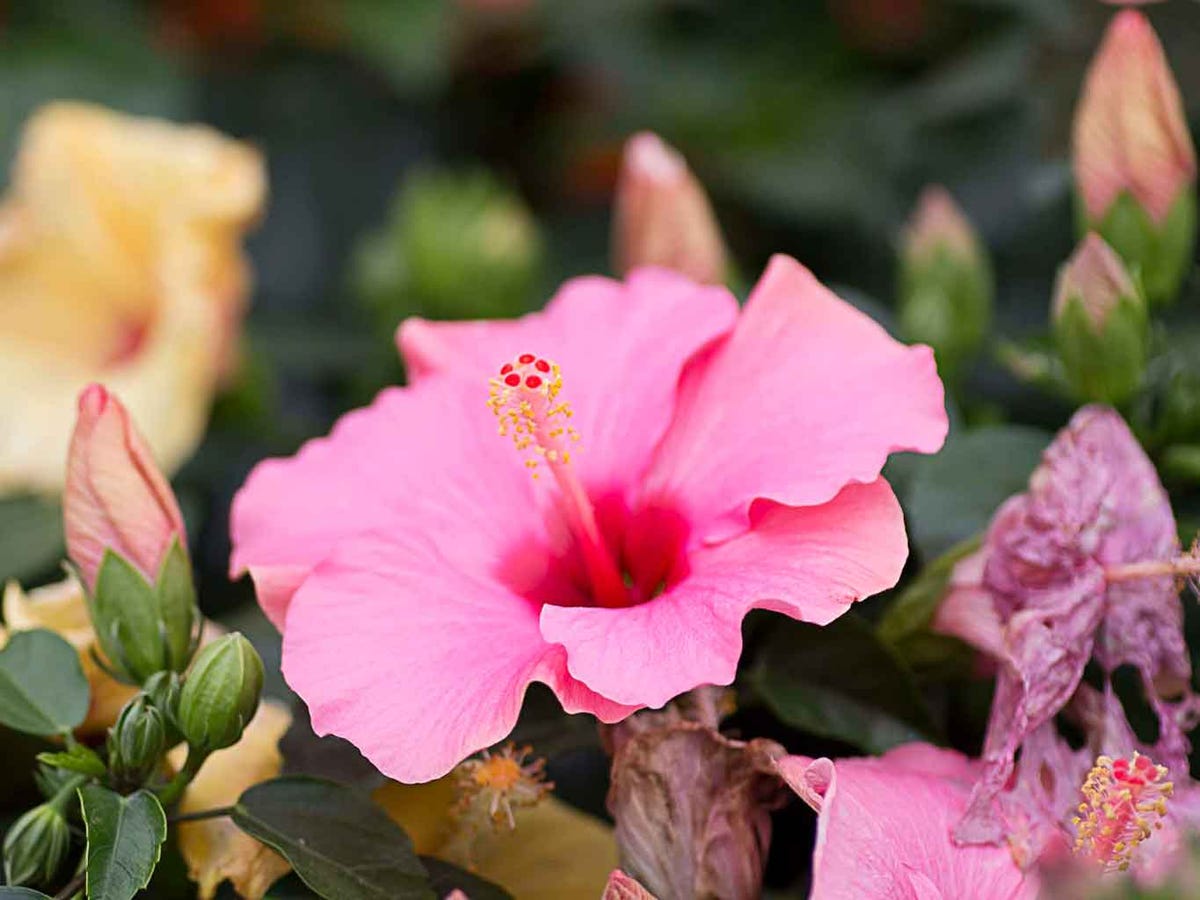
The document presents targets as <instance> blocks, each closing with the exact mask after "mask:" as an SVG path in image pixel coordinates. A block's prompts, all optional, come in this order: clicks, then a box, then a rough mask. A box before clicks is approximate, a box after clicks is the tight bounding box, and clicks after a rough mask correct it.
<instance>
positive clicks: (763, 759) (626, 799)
mask: <svg viewBox="0 0 1200 900" xmlns="http://www.w3.org/2000/svg"><path fill="white" fill-rule="evenodd" d="M714 691H715V689H712V688H699V689H697V690H696V691H694V692H693V694H706V693H712V692H714ZM691 696H692V695H685V696H684V698H681V700H688V699H690V697H691ZM706 707H707V708H706ZM717 719H718V717H717V715H716V714H715V705H713V704H702V705H701V709H700V714H699V715H698V716H697V715H696V713H695V712H693V711H689V710H686V709H681V708H677V705H676V704H672V705H671V706H669V707H667V709H666V710H664V711H662V712H651V711H646V712H641V713H638V714H637V715H634V716H632V717H630V718H628V719H626V720H625V721H624V722H622V723H620V724H619V725H614V726H613V727H612V728H611V729H610V730H609V732H608V740H609V743H610V744H611V745H612V750H613V764H612V783H611V786H610V788H609V792H608V811H609V812H610V813H611V814H612V816H613V818H614V820H615V821H616V823H617V827H616V835H617V845H618V847H619V848H620V851H621V865H622V867H623V868H624V869H626V870H627V871H629V872H630V873H632V874H633V875H634V876H635V877H636V878H637V880H638V881H639V882H641V884H643V885H645V886H646V888H648V889H649V891H650V893H652V894H656V895H659V896H662V897H723V898H729V900H753V898H757V897H758V896H760V895H761V893H762V878H763V868H764V867H765V865H766V861H767V852H768V850H769V849H770V846H771V816H770V812H771V810H772V809H774V808H775V807H777V806H780V805H781V804H782V800H783V796H784V793H783V790H782V784H781V783H780V779H779V776H778V774H777V772H776V770H775V760H776V759H777V758H779V757H781V756H783V755H784V750H783V748H782V747H780V746H779V745H778V744H776V743H775V742H774V741H769V740H766V739H762V738H759V739H756V740H752V741H750V742H745V741H735V740H730V739H729V738H727V737H725V736H724V735H722V734H721V733H720V732H719V731H717V727H716V726H717Z"/></svg>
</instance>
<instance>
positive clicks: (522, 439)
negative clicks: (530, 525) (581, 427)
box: [488, 353, 579, 478]
mask: <svg viewBox="0 0 1200 900" xmlns="http://www.w3.org/2000/svg"><path fill="white" fill-rule="evenodd" d="M562 384H563V381H562V372H561V370H560V369H559V367H558V365H557V364H556V363H553V362H551V361H549V360H547V359H542V358H541V357H539V356H535V355H534V354H532V353H522V354H521V355H520V356H518V357H517V358H516V359H514V360H513V361H512V362H508V363H505V364H504V365H503V366H501V367H500V373H499V375H497V376H496V377H495V378H491V379H489V381H488V406H489V407H490V408H491V410H492V412H493V413H495V415H496V418H497V419H498V420H499V421H500V429H499V430H500V435H501V436H502V437H511V438H512V440H513V443H514V444H515V445H516V448H517V449H518V450H519V451H521V452H523V453H524V452H526V451H528V452H529V453H530V456H529V458H528V459H526V460H525V465H526V466H527V467H528V468H529V469H530V470H531V471H533V477H534V478H536V477H537V471H536V470H537V467H538V462H539V460H541V459H544V460H546V461H547V462H548V463H551V464H564V465H565V464H566V463H569V462H570V461H571V452H570V450H569V446H570V444H571V443H573V442H575V441H578V440H579V435H578V434H577V433H576V431H575V429H573V428H571V427H570V426H569V425H568V424H567V420H569V419H570V418H571V416H572V415H573V413H572V412H571V407H570V406H569V405H568V404H567V403H566V401H564V400H561V399H559V394H560V393H561V392H562Z"/></svg>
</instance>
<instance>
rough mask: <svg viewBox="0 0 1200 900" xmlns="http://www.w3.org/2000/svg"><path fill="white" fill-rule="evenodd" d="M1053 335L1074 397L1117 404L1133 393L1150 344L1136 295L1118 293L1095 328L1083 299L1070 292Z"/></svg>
mask: <svg viewBox="0 0 1200 900" xmlns="http://www.w3.org/2000/svg"><path fill="white" fill-rule="evenodd" d="M1054 340H1055V344H1056V345H1057V347H1058V354H1059V358H1060V359H1061V360H1062V364H1063V372H1064V374H1065V376H1066V381H1067V384H1068V385H1069V387H1070V391H1071V393H1072V395H1073V396H1074V399H1076V400H1078V401H1080V402H1082V403H1088V402H1098V403H1108V404H1111V405H1113V406H1121V405H1123V404H1125V403H1126V402H1127V401H1128V400H1129V399H1130V398H1131V397H1132V396H1133V395H1134V394H1135V393H1137V390H1138V388H1139V387H1140V386H1141V384H1142V377H1143V376H1144V374H1145V372H1146V361H1147V355H1148V345H1149V321H1148V318H1147V313H1146V307H1145V304H1144V303H1143V302H1142V300H1141V298H1140V297H1136V296H1135V297H1121V298H1120V299H1119V300H1118V301H1117V304H1116V305H1115V306H1114V307H1113V308H1112V309H1111V310H1109V311H1108V313H1107V315H1106V316H1105V318H1104V323H1103V325H1102V326H1101V327H1100V328H1099V329H1097V327H1096V325H1095V324H1094V323H1093V322H1092V319H1091V316H1090V315H1089V313H1088V311H1087V309H1086V307H1085V306H1084V302H1083V299H1082V298H1081V297H1078V296H1073V297H1070V298H1069V299H1068V300H1067V303H1066V305H1065V306H1064V307H1063V309H1062V310H1061V312H1060V313H1059V315H1058V317H1057V318H1056V320H1055V322H1054Z"/></svg>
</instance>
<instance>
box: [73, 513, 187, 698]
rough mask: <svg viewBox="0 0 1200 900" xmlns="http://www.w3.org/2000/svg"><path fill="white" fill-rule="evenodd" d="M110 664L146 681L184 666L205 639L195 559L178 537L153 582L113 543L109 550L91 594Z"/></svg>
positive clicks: (132, 679)
mask: <svg viewBox="0 0 1200 900" xmlns="http://www.w3.org/2000/svg"><path fill="white" fill-rule="evenodd" d="M88 604H89V608H90V610H91V614H92V624H93V626H94V628H95V631H96V641H97V643H98V644H99V645H100V649H101V650H102V651H103V655H104V657H105V658H106V660H107V665H106V666H105V668H106V670H107V671H109V672H110V673H111V674H112V675H113V676H114V677H116V678H117V679H118V680H120V681H123V682H125V683H126V684H134V685H141V684H143V683H144V682H145V681H146V679H148V678H149V677H150V676H151V675H154V674H155V673H156V672H161V671H164V670H165V671H172V672H182V671H183V670H184V669H186V668H187V665H188V663H189V662H190V661H191V658H192V655H193V653H194V652H195V649H196V646H197V644H198V642H199V635H200V624H201V618H200V613H199V609H198V608H197V606H196V595H195V588H194V587H193V586H192V573H191V564H190V563H189V562H188V559H187V554H186V553H185V552H184V550H183V546H182V545H181V543H180V542H179V539H178V537H176V538H175V539H174V540H173V541H172V542H171V546H170V548H169V549H168V551H167V553H166V555H165V556H164V558H163V562H162V565H161V566H160V567H159V573H158V577H157V578H156V580H155V583H154V584H150V582H148V581H147V580H146V579H145V577H143V575H142V573H141V572H140V571H138V569H137V568H135V567H134V566H133V564H132V563H130V562H129V561H128V560H126V559H125V558H124V557H123V556H121V555H120V554H118V553H116V552H115V551H113V550H112V549H111V548H109V549H106V550H105V551H104V557H103V559H102V560H101V562H100V571H99V573H98V575H97V576H96V586H95V589H94V590H93V591H92V592H91V594H90V595H89V597H88Z"/></svg>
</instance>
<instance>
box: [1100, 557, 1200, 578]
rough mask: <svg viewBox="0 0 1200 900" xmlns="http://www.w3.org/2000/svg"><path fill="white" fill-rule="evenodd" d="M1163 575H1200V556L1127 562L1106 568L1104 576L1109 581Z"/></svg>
mask: <svg viewBox="0 0 1200 900" xmlns="http://www.w3.org/2000/svg"><path fill="white" fill-rule="evenodd" d="M1163 575H1175V576H1180V575H1185V576H1190V575H1200V557H1198V556H1181V557H1179V558H1177V559H1163V560H1152V561H1151V562H1138V563H1125V564H1124V565H1120V566H1109V567H1108V568H1107V569H1105V570H1104V578H1105V580H1107V581H1109V582H1113V581H1136V580H1137V579H1139V578H1158V577H1161V576H1163Z"/></svg>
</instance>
